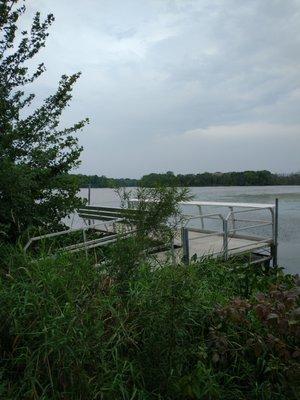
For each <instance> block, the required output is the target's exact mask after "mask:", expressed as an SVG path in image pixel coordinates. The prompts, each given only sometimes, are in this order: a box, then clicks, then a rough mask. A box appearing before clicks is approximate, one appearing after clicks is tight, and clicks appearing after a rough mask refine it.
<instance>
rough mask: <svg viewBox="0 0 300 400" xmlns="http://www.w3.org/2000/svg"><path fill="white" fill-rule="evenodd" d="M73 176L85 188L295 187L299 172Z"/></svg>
mask: <svg viewBox="0 0 300 400" xmlns="http://www.w3.org/2000/svg"><path fill="white" fill-rule="evenodd" d="M72 176H74V177H76V179H77V181H78V183H79V186H80V187H82V188H87V187H89V186H91V187H92V188H99V189H100V188H115V187H137V186H145V187H154V186H157V185H162V186H177V187H221V186H224V187H230V186H237V187H239V186H296V185H300V172H297V173H292V174H274V173H272V172H270V171H266V170H263V171H243V172H215V173H211V172H204V173H199V174H185V175H183V174H177V175H175V174H174V173H173V172H172V171H168V172H166V173H151V174H148V175H144V176H142V177H141V178H140V179H132V178H108V177H106V176H104V175H102V176H98V175H82V174H77V175H72Z"/></svg>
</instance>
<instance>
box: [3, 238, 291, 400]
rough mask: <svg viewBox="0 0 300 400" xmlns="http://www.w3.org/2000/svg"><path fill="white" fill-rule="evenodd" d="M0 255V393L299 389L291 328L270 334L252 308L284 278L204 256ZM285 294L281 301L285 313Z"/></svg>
mask: <svg viewBox="0 0 300 400" xmlns="http://www.w3.org/2000/svg"><path fill="white" fill-rule="evenodd" d="M131 245H132V244H130V243H129V247H130V246H131ZM117 246H118V245H117ZM122 246H123V248H122V250H123V251H124V252H125V253H126V251H129V248H127V249H126V247H125V248H124V246H125V245H124V242H122ZM119 250H120V249H119ZM116 254H118V252H117V251H116ZM3 260H4V261H3V266H2V269H1V280H0V298H1V308H0V357H1V359H0V360H1V361H0V377H1V383H0V398H3V399H8V400H15V399H16V400H17V399H42V400H46V399H47V400H49V399H74V400H75V399H296V398H297V387H296V377H297V369H296V366H297V359H296V356H297V354H296V352H297V335H298V334H299V332H298V331H297V332H296V330H294V331H292V330H289V331H288V332H287V331H286V332H283V333H282V332H281V333H280V332H279V331H278V332H277V330H276V329H277V328H278V326H277V325H276V323H277V322H276V321H275V322H274V321H273V322H272V323H275V325H276V326H275V325H274V326H273V325H270V324H269V322H268V321H269V320H267V319H266V318H265V319H263V318H261V315H260V314H259V313H258V312H257V310H256V308H255V307H257V305H258V303H259V302H258V300H257V298H256V297H255V296H256V295H257V293H258V292H259V291H263V292H265V293H270V292H268V291H267V289H268V288H269V287H270V285H273V286H272V287H273V289H272V290H273V291H274V290H275V289H274V288H276V290H277V291H279V293H287V291H288V290H290V287H291V286H292V284H293V283H294V280H293V279H292V278H291V277H285V276H283V275H281V274H278V273H269V274H266V273H263V271H261V270H259V269H257V268H256V269H255V270H254V269H252V271H251V275H250V273H249V270H246V269H245V268H243V267H241V266H239V265H235V264H221V263H220V262H216V261H213V260H207V261H203V262H202V263H200V264H199V263H198V264H193V265H191V266H189V267H186V266H183V265H178V266H176V267H174V266H171V265H164V266H163V268H153V267H151V265H150V264H147V263H146V262H144V261H142V260H141V261H140V262H139V263H138V265H135V268H129V267H128V268H127V270H126V271H127V273H125V274H120V273H119V272H120V271H119V269H118V268H119V267H120V268H121V267H122V265H123V266H124V268H125V264H126V263H127V264H129V266H130V263H131V262H132V259H131V258H130V257H129V258H126V257H125V256H124V257H123V258H121V259H119V261H118V260H117V259H116V258H115V259H114V262H116V263H117V266H118V268H116V270H112V269H111V268H110V266H109V264H106V265H105V266H103V267H101V266H100V267H99V266H98V267H95V266H94V265H93V263H92V260H87V259H86V258H85V257H84V256H80V255H70V254H61V255H59V256H57V258H56V259H53V258H52V259H50V258H48V259H40V260H39V261H34V260H32V259H30V257H28V256H25V255H24V254H23V253H22V252H19V251H17V250H11V251H10V254H9V256H7V257H6V258H3ZM118 263H119V264H118ZM247 274H248V275H247ZM246 277H247V278H246ZM245 282H247V285H246V286H247V287H246V286H245ZM249 282H250V283H249ZM278 285H279V286H278ZM282 296H285V294H284V295H282ZM293 296H294V297H293ZM293 296H292V295H290V300H289V303H288V301H287V303H285V301H283V300H281V302H282V304H283V307H286V308H284V310H286V313H287V315H289V316H291V315H292V313H293V312H294V310H295V309H296V307H297V301H298V297H297V296H296V297H295V295H293ZM271 300H272V297H270V298H269V297H268V294H266V297H265V299H264V300H261V302H260V303H259V304H260V305H262V304H264V305H265V306H266V307H267V305H268V307H271V308H272V307H273V303H272V301H271ZM276 301H277V300H276ZM278 301H279V300H278ZM278 301H277V302H278ZM274 304H275V303H274ZM276 304H277V303H276ZM287 304H290V305H287ZM274 307H275V306H274ZM288 307H289V308H288ZM271 308H270V310H271ZM272 310H273V309H272ZM284 310H282V309H281V311H280V312H281V313H284V312H285V311H284ZM273 311H274V310H273ZM273 311H272V312H273ZM268 312H270V311H268ZM277 313H278V315H279V311H277ZM273 314H274V312H273ZM282 315H283V314H282ZM280 316H281V314H280ZM278 318H279V317H278ZM266 321H267V322H266ZM291 321H293V324H294V325H293V326H295V327H296V326H297V321H296V320H295V319H292V318H290V319H289V322H291ZM291 326H292V325H291ZM293 329H294V328H293ZM268 335H272V336H273V337H274V338H275V339H276V338H277V339H278V340H279V341H280V343H281V344H282V343H283V345H285V346H286V350H287V351H288V352H289V355H288V356H287V354H285V355H282V354H281V353H280V352H278V349H277V348H276V346H275V345H274V346H273V347H272V346H271V345H270V344H269V342H268ZM250 339H257V340H260V341H261V346H260V347H259V348H254V347H253V346H254V345H253V343H252V342H249V340H250ZM294 353H295V354H294ZM291 371H293V374H294V375H293V376H292V372H291ZM295 374H296V375H295ZM289 377H290V378H289Z"/></svg>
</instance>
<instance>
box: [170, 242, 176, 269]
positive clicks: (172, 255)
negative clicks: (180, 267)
mask: <svg viewBox="0 0 300 400" xmlns="http://www.w3.org/2000/svg"><path fill="white" fill-rule="evenodd" d="M171 258H172V264H173V265H176V255H175V248H174V236H172V239H171Z"/></svg>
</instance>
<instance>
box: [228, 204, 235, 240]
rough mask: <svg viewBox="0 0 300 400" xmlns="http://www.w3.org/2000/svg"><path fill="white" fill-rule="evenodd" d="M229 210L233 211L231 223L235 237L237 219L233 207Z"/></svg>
mask: <svg viewBox="0 0 300 400" xmlns="http://www.w3.org/2000/svg"><path fill="white" fill-rule="evenodd" d="M229 210H230V211H231V222H232V229H233V232H232V234H233V235H235V218H234V213H233V207H229Z"/></svg>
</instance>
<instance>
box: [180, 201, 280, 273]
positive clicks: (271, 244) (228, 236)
mask: <svg viewBox="0 0 300 400" xmlns="http://www.w3.org/2000/svg"><path fill="white" fill-rule="evenodd" d="M182 204H183V205H184V206H196V207H197V208H198V211H199V214H198V215H195V216H187V218H186V220H185V224H184V225H183V226H182V229H181V240H182V247H183V259H184V261H185V262H186V263H188V262H189V260H190V242H191V241H192V240H198V241H201V240H203V239H207V237H209V236H212V237H213V236H214V237H216V236H221V237H222V249H221V251H217V252H211V253H210V254H209V255H211V256H214V255H219V256H222V257H223V258H224V259H225V260H227V259H228V257H229V256H230V254H232V253H235V254H236V253H242V252H244V251H245V250H247V249H249V247H250V248H251V246H249V241H251V243H253V248H257V247H259V246H260V245H261V246H262V247H264V245H265V247H268V248H269V249H270V257H269V258H270V259H272V260H273V266H277V247H278V199H276V201H275V204H251V203H219V202H197V201H192V202H184V203H182ZM203 206H208V207H209V206H212V207H227V208H229V212H228V213H227V214H226V215H222V214H221V213H208V214H202V207H203ZM236 208H242V209H238V210H236ZM257 211H269V212H270V217H271V218H270V219H267V220H266V219H258V218H256V219H248V218H237V215H239V214H244V213H251V212H257ZM196 219H200V222H201V228H195V227H190V226H189V224H190V222H191V221H193V220H196ZM209 219H210V220H219V221H220V222H221V227H220V229H219V230H216V229H205V228H206V227H205V220H209ZM238 223H244V224H249V223H250V225H246V226H240V227H239V226H238V225H237V224H238ZM267 226H271V227H272V233H271V234H270V235H265V234H264V236H257V235H256V236H253V234H252V235H249V234H248V235H245V234H244V232H245V231H249V230H250V231H253V229H256V230H257V229H260V228H262V227H267ZM191 231H193V233H194V234H195V232H199V233H200V235H199V236H195V235H194V236H193V237H192V238H191V237H190V235H189V232H191ZM240 232H241V233H240ZM236 238H238V239H245V240H247V242H246V243H243V242H242V241H241V244H239V245H237V246H230V240H234V239H236Z"/></svg>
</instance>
